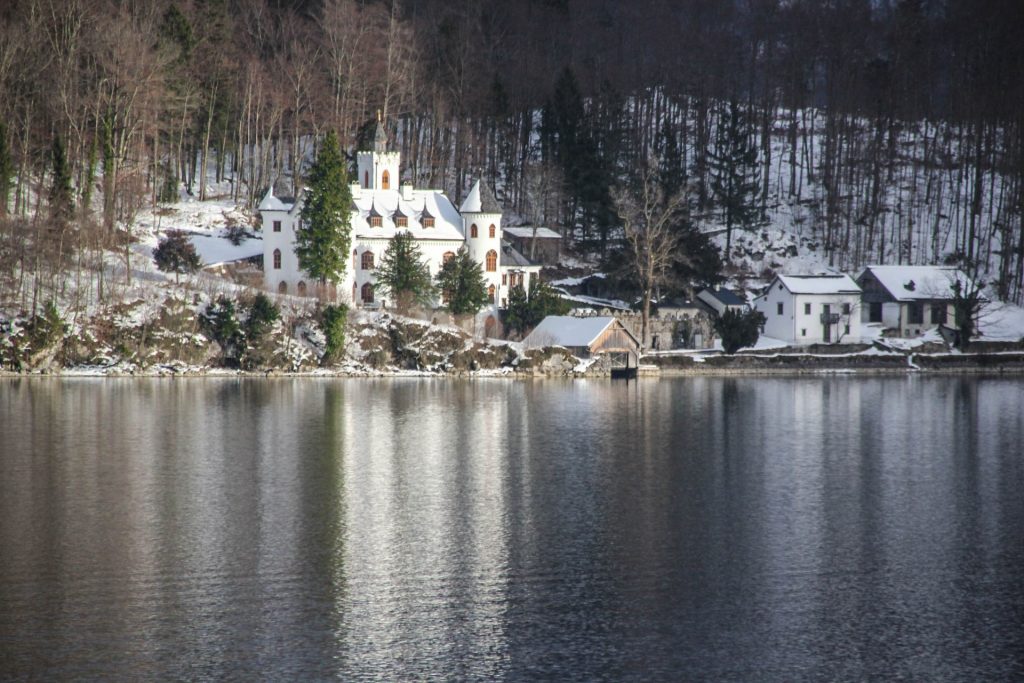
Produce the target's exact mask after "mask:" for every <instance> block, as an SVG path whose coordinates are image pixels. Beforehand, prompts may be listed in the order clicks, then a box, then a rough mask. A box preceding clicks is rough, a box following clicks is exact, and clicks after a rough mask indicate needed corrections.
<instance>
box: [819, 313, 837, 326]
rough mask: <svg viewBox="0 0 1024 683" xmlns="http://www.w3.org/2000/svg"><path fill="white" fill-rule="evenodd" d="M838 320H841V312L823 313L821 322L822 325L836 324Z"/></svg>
mask: <svg viewBox="0 0 1024 683" xmlns="http://www.w3.org/2000/svg"><path fill="white" fill-rule="evenodd" d="M837 322H839V314H838V313H822V314H821V324H822V325H835V324H836V323H837Z"/></svg>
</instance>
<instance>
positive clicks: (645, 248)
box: [612, 157, 686, 347]
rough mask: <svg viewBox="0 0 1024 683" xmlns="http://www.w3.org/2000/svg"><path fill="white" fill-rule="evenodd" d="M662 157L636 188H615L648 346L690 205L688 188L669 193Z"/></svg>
mask: <svg viewBox="0 0 1024 683" xmlns="http://www.w3.org/2000/svg"><path fill="white" fill-rule="evenodd" d="M657 169H658V160H657V159H655V158H653V157H652V158H649V159H648V160H647V163H646V164H644V165H643V166H642V167H641V169H640V174H639V177H638V178H637V181H636V183H635V184H634V186H633V187H631V188H630V187H617V188H613V190H612V201H613V202H614V205H615V212H616V214H618V216H619V219H620V220H621V221H622V232H623V238H624V239H625V244H626V248H627V251H628V254H629V263H630V266H631V269H632V271H633V275H634V276H635V277H636V279H637V283H638V284H639V286H640V306H641V308H640V315H641V318H640V319H641V328H640V335H641V338H642V339H641V341H642V343H643V345H644V347H646V346H647V343H648V336H649V327H650V324H649V322H650V317H651V298H652V297H653V296H654V292H655V290H656V289H657V287H658V286H659V285H661V284H664V283H665V281H666V278H667V276H668V273H669V270H670V268H671V266H672V264H673V263H674V262H675V261H676V260H677V259H678V254H677V251H678V247H679V238H678V232H677V230H676V224H677V222H678V221H679V220H680V219H681V218H682V212H683V210H684V208H685V206H686V193H685V190H680V191H679V192H676V193H675V194H671V195H666V194H665V193H664V191H663V190H662V188H661V183H660V182H658V172H657Z"/></svg>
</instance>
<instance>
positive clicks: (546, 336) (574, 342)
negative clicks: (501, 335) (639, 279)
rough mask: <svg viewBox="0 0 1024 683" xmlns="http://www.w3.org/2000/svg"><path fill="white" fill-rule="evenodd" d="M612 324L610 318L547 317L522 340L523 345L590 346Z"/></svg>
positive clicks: (613, 320) (613, 319) (612, 320)
mask: <svg viewBox="0 0 1024 683" xmlns="http://www.w3.org/2000/svg"><path fill="white" fill-rule="evenodd" d="M614 323H615V318H613V317H612V316H595V317H592V318H577V317H575V316H571V315H549V316H548V317H546V318H544V320H542V321H541V322H540V325H537V327H535V328H534V330H533V332H531V333H530V334H529V336H527V337H526V339H524V340H523V344H524V345H525V346H527V347H530V346H531V345H533V346H552V345H554V346H565V347H573V346H577V347H578V346H590V345H591V344H593V343H594V342H595V341H596V340H597V338H598V337H599V336H601V333H602V332H604V331H605V330H607V329H608V327H609V326H611V325H613V324H614ZM531 340H532V341H531Z"/></svg>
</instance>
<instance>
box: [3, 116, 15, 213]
mask: <svg viewBox="0 0 1024 683" xmlns="http://www.w3.org/2000/svg"><path fill="white" fill-rule="evenodd" d="M13 176H14V162H13V161H12V160H11V148H10V147H9V146H8V145H7V126H6V124H4V123H3V122H2V121H0V216H6V215H7V202H8V200H9V199H10V196H11V178H12V177H13Z"/></svg>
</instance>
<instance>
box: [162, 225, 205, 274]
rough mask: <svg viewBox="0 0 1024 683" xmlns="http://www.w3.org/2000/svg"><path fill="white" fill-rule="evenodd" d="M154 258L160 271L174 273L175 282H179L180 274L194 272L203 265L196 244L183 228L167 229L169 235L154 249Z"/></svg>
mask: <svg viewBox="0 0 1024 683" xmlns="http://www.w3.org/2000/svg"><path fill="white" fill-rule="evenodd" d="M153 260H154V261H156V267H157V268H158V269H159V270H160V271H162V272H164V273H174V281H175V282H178V276H179V274H181V273H194V272H196V271H197V270H199V268H200V267H201V266H202V265H203V262H202V261H201V260H200V258H199V254H197V253H196V248H195V245H193V244H192V242H190V241H189V239H188V236H187V235H186V234H185V233H184V232H182V231H181V230H168V231H167V236H166V237H164V238H163V239H161V240H160V242H159V243H158V244H157V245H156V249H154V250H153Z"/></svg>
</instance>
